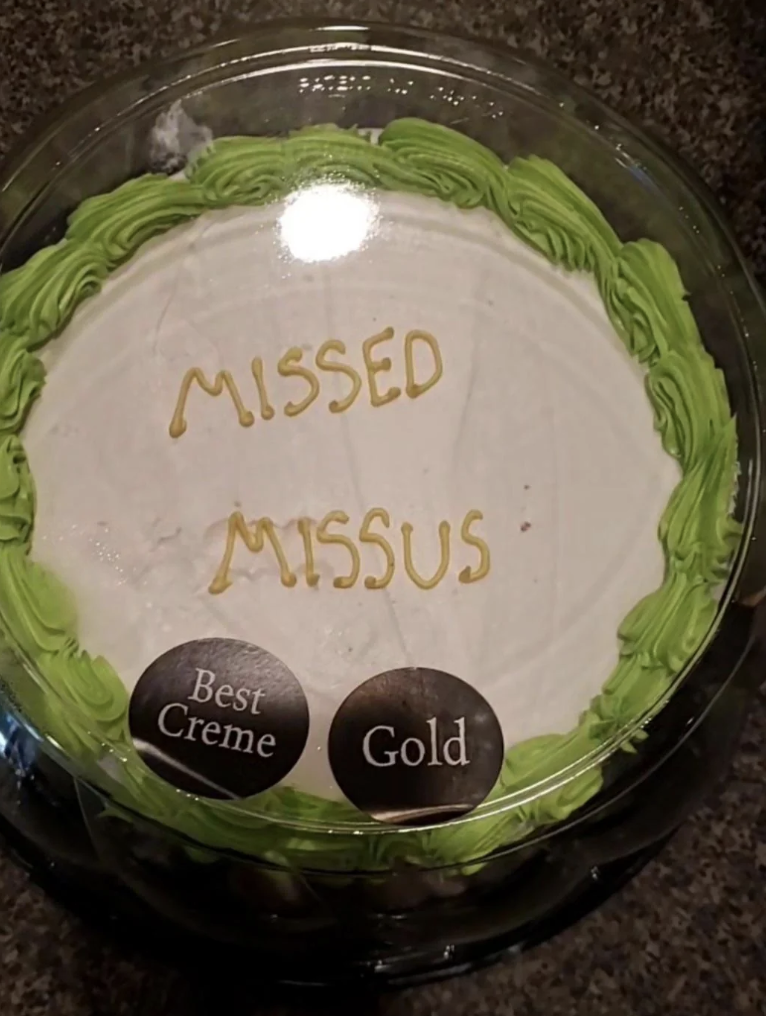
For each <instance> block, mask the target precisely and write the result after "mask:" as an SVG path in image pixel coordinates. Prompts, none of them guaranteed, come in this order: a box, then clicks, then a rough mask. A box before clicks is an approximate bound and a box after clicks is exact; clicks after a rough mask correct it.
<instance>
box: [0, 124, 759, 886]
mask: <svg viewBox="0 0 766 1016" xmlns="http://www.w3.org/2000/svg"><path fill="white" fill-rule="evenodd" d="M317 180H323V181H328V180H329V181H334V180H337V181H338V182H343V183H351V184H354V185H356V186H359V187H362V188H382V189H385V190H390V191H405V192H409V193H413V194H419V195H423V196H426V197H431V198H434V199H436V200H439V201H443V202H447V203H449V204H452V205H456V206H457V207H458V208H462V209H471V208H485V209H488V210H489V211H490V212H492V213H494V214H495V215H496V216H498V218H499V219H501V220H502V222H503V223H505V225H506V226H507V227H508V229H510V230H511V231H512V232H513V233H514V234H515V235H516V236H517V237H519V238H520V239H521V240H522V241H523V242H524V243H526V244H528V245H529V246H530V247H532V248H534V250H536V251H538V252H539V253H540V254H542V255H543V256H544V257H545V258H547V259H548V260H549V261H550V262H551V263H552V264H554V265H557V266H559V267H561V268H563V269H565V270H567V271H570V272H582V273H586V274H588V275H591V276H592V277H593V279H594V280H595V283H596V285H597V286H598V289H599V291H600V293H601V296H602V298H603V301H604V306H605V308H606V311H607V314H608V315H609V318H610V320H611V322H612V324H613V326H614V328H615V330H616V332H617V334H618V335H619V336H620V338H621V339H622V341H623V342H624V343H625V346H626V348H627V349H628V350H629V352H630V353H631V354H632V355H633V356H634V357H635V358H636V359H637V360H638V361H639V363H640V364H641V365H642V366H643V367H644V369H645V371H646V391H647V395H648V397H649V399H650V401H651V404H652V406H653V408H654V416H655V426H656V429H657V431H658V432H659V434H660V436H661V439H662V443H663V447H664V448H665V450H666V452H667V453H668V454H669V455H672V456H673V457H674V458H675V459H677V461H678V463H679V465H680V467H681V471H682V479H681V481H680V483H679V484H678V486H677V488H676V489H675V491H674V493H673V495H672V497H671V500H670V503H669V504H668V506H667V508H666V510H665V512H664V514H663V516H662V521H661V523H660V527H659V539H660V541H661V543H662V547H663V549H664V553H665V561H666V567H665V576H664V581H663V583H662V585H661V587H660V588H659V589H657V590H656V591H655V592H653V593H652V594H650V595H649V596H647V597H645V598H644V599H643V600H642V601H641V602H640V603H638V604H637V605H636V606H635V607H634V609H633V610H632V611H631V612H630V614H629V615H628V616H627V617H626V618H625V620H624V621H623V623H622V625H621V627H620V629H619V633H618V637H619V642H620V657H619V662H618V664H617V666H616V667H615V669H614V672H613V673H612V674H611V676H610V677H609V679H608V681H607V682H606V684H605V685H604V687H603V689H602V691H601V692H600V694H599V695H597V696H596V697H595V698H594V699H593V701H592V702H591V704H590V706H589V708H588V709H587V710H586V711H585V712H584V713H583V714H582V716H581V717H580V720H579V723H578V725H577V726H576V728H575V729H574V730H572V731H571V732H570V733H568V734H552V735H549V736H545V737H538V738H535V739H533V740H530V741H526V742H523V743H520V744H516V745H514V746H513V747H511V748H510V750H509V751H508V753H507V755H506V758H505V763H504V766H503V769H502V772H501V775H500V778H499V781H498V783H497V785H496V787H495V789H494V790H493V792H492V794H491V796H490V802H489V806H488V807H486V811H487V812H488V814H486V815H484V814H483V811H484V810H485V809H484V808H483V809H480V810H479V812H477V813H475V815H474V816H472V817H471V818H470V819H469V820H468V821H462V822H458V823H455V824H452V825H450V824H447V825H443V826H438V827H434V828H432V829H429V830H425V831H423V830H392V829H391V828H390V827H380V828H376V827H371V826H370V824H369V821H368V820H366V819H365V818H364V817H363V816H362V815H361V814H360V813H359V812H357V811H356V809H354V808H353V807H352V806H351V805H348V804H344V803H341V802H334V801H328V800H324V799H322V798H318V797H313V796H310V795H308V794H304V793H301V792H298V791H296V790H292V789H289V788H277V789H274V790H271V791H269V792H267V793H265V794H261V795H259V796H258V797H255V798H251V799H249V800H246V801H244V802H238V803H237V804H229V803H218V802H215V801H210V800H202V799H198V798H195V797H193V796H190V795H188V794H186V793H184V792H182V791H180V790H176V789H174V788H173V787H171V786H170V785H169V784H166V783H165V782H163V781H162V780H161V779H159V778H158V777H157V776H155V775H154V774H153V773H152V772H151V771H150V770H149V769H148V768H146V766H144V764H143V763H142V761H141V760H140V759H139V757H138V755H137V754H136V752H135V750H134V748H133V746H132V743H131V740H130V737H129V735H128V730H127V712H128V694H127V691H126V689H125V687H124V686H123V684H122V682H121V680H120V679H119V677H118V676H117V674H116V673H115V672H114V670H113V669H112V668H111V666H110V665H109V663H108V662H107V661H106V660H104V659H101V658H96V659H94V658H93V657H91V656H90V655H89V654H88V653H87V652H86V651H84V650H83V649H82V648H81V647H80V645H79V643H78V639H77V622H76V611H75V609H74V606H73V604H72V602H71V597H70V596H69V595H68V593H67V591H66V590H65V589H64V588H63V587H62V586H61V584H60V583H59V581H58V580H57V579H56V578H55V576H53V575H51V574H50V573H49V572H47V571H46V570H45V569H44V568H42V567H41V566H40V565H39V564H37V563H35V561H34V557H33V554H32V553H31V551H32V547H33V529H34V515H35V494H34V483H33V480H32V477H31V475H30V472H29V469H28V466H27V460H26V457H25V454H24V448H23V443H22V440H21V438H20V437H19V434H20V432H21V431H22V428H23V425H24V421H25V418H26V416H27V413H28V412H29V409H30V407H31V405H32V404H33V402H34V401H35V399H36V398H37V397H38V396H39V395H40V393H41V391H42V389H43V385H44V377H45V372H44V368H43V365H42V363H41V362H40V360H39V358H38V357H37V355H36V351H37V350H39V349H40V347H41V346H43V345H44V344H45V343H46V342H48V341H50V340H51V339H53V338H54V337H55V336H56V335H58V334H59V333H60V332H61V331H62V330H63V329H64V328H65V327H66V325H67V324H68V322H69V321H70V319H71V318H72V315H73V314H74V312H75V310H76V309H77V307H78V306H79V305H80V304H81V303H82V302H83V301H84V300H86V299H88V298H90V297H93V296H95V295H97V294H98V292H99V291H100V289H101V286H102V284H103V282H104V281H105V280H106V279H107V277H108V276H109V274H110V272H112V271H113V270H114V269H115V268H117V267H118V266H119V265H121V264H123V263H124V262H126V261H128V260H129V259H130V258H131V257H133V255H135V254H136V253H137V252H138V251H139V250H140V248H141V247H142V246H143V244H145V243H146V242H147V241H148V240H150V239H152V238H153V237H156V236H158V235H160V234H162V233H165V232H166V231H168V230H170V229H172V228H174V227H175V226H178V225H180V224H182V223H185V222H188V221H189V220H191V219H194V218H196V217H197V216H200V215H202V214H204V213H205V212H207V211H209V210H211V209H223V208H230V207H233V206H258V205H264V204H267V203H269V202H273V201H276V200H278V199H280V198H285V197H287V196H288V195H289V194H291V193H292V192H293V191H295V190H296V189H299V188H301V187H302V186H305V185H307V184H309V183H311V182H315V181H317ZM105 341H106V340H105ZM736 474H737V437H736V428H735V421H734V419H733V417H732V413H731V408H730V405H729V401H728V397H727V392H726V386H725V383H724V378H723V375H722V373H721V371H720V370H718V369H717V368H716V366H715V364H714V362H713V360H712V358H711V357H710V355H709V354H708V353H707V352H706V350H705V348H704V347H703V344H702V341H701V339H700V335H699V331H698V329H697V326H696V324H695V321H694V318H693V316H692V313H691V311H690V309H689V306H688V303H687V301H686V296H685V292H684V287H683V284H682V282H681V279H680V276H679V273H678V270H677V267H676V265H675V263H674V261H673V260H672V259H671V257H670V255H669V254H668V253H667V252H666V251H665V250H664V248H663V247H661V246H659V245H657V244H656V243H652V242H650V241H648V240H640V241H638V242H637V243H627V244H622V243H621V242H620V240H619V239H618V237H617V236H616V234H615V233H614V231H613V230H612V228H611V227H610V226H609V224H608V223H607V222H606V220H605V219H604V217H603V215H602V214H601V212H600V211H599V210H598V209H597V208H596V206H595V205H594V204H593V203H592V202H591V201H590V199H589V198H587V197H586V196H585V194H583V192H582V191H581V190H579V188H577V187H576V186H575V185H574V184H573V183H572V182H571V181H570V180H569V179H568V178H567V177H566V176H565V175H564V173H562V172H561V171H560V170H559V169H558V168H557V167H556V166H554V165H553V164H552V163H550V162H547V161H545V160H543V159H539V158H536V157H534V156H532V157H530V158H519V159H515V160H514V161H513V162H511V163H510V165H506V164H504V163H503V162H502V161H501V160H500V159H499V158H498V157H497V156H495V155H494V154H493V153H492V152H491V151H489V150H488V149H486V148H484V147H483V146H481V145H480V144H478V143H476V142H474V141H472V140H470V139H469V138H467V137H465V136H463V135H461V134H459V133H456V132H455V131H452V130H449V129H447V128H444V127H439V126H436V125H433V124H429V123H426V122H424V121H420V120H414V119H405V120H397V121H394V122H392V123H391V124H389V125H388V127H386V128H385V130H384V131H383V132H382V134H381V135H380V137H379V138H378V139H377V141H372V140H370V139H369V138H367V137H366V136H364V135H362V134H360V133H358V132H356V131H353V130H352V131H344V130H339V129H337V128H334V127H319V128H307V129H304V130H301V131H299V132H297V133H295V134H293V135H291V136H289V137H287V138H253V137H232V138H222V139H220V140H218V141H216V142H215V143H214V144H213V145H212V146H211V147H209V148H208V149H207V150H205V151H204V152H203V153H202V154H200V155H199V157H198V158H197V159H196V160H195V161H194V162H193V164H192V165H191V166H190V168H189V170H188V172H187V174H186V178H185V179H183V180H178V179H169V178H167V177H165V176H158V175H147V176H143V177H140V178H138V179H135V180H131V181H129V182H128V183H126V184H124V185H123V186H121V187H119V188H117V189H116V190H115V191H113V192H112V193H109V194H104V195H100V196H97V197H94V198H90V199H88V200H87V201H85V202H83V204H82V205H81V206H80V207H79V208H78V209H77V210H76V211H75V212H74V213H73V215H72V216H71V217H70V219H69V224H68V229H67V233H66V236H65V238H64V239H63V240H62V241H61V242H60V243H58V244H56V245H55V246H52V247H48V248H46V249H44V250H41V251H40V252H39V253H38V254H36V255H35V256H34V257H33V258H32V259H31V260H30V261H29V262H28V263H27V264H26V265H24V266H23V267H22V268H19V269H18V270H16V271H13V272H10V273H8V274H6V275H4V276H0V620H1V621H2V626H3V628H4V630H5V635H6V637H7V639H8V641H9V642H10V643H11V644H12V645H13V646H14V647H15V648H17V649H18V650H20V654H21V655H22V656H23V657H24V658H25V659H26V661H27V663H28V664H29V665H30V667H31V669H32V670H34V671H35V672H36V673H37V674H38V675H41V676H42V682H39V681H38V680H36V679H35V678H33V677H32V676H31V674H30V673H29V671H28V670H26V669H19V668H17V669H18V673H17V674H16V676H15V678H12V679H10V680H11V681H12V685H13V687H12V689H11V690H12V692H13V694H14V695H15V697H16V698H17V700H18V702H19V703H20V705H21V708H22V709H23V710H24V711H25V712H26V713H27V715H28V717H29V719H30V721H31V722H32V723H33V724H35V725H36V726H37V727H38V728H39V729H40V730H41V731H42V732H43V733H44V734H46V735H48V736H49V737H51V738H52V739H53V740H54V741H56V742H57V743H58V744H59V745H60V747H61V748H62V749H63V750H64V751H65V752H66V753H67V755H69V756H70V757H72V758H73V759H75V760H76V761H77V762H78V763H79V766H80V768H81V770H84V771H85V772H89V771H90V772H92V773H93V774H94V777H95V776H96V773H97V768H96V766H97V763H98V762H99V761H102V760H103V758H104V756H105V755H106V754H111V755H112V757H113V758H115V757H116V758H118V759H119V763H118V764H117V765H116V766H113V768H115V769H116V770H117V776H116V783H115V784H114V785H112V786H111V790H110V792H111V793H112V795H113V796H114V798H115V799H116V800H117V801H118V802H120V803H122V804H123V805H126V806H127V807H129V808H131V809H133V810H135V811H138V812H140V813H141V814H143V815H145V816H147V817H149V818H151V819H155V820H157V821H159V822H161V823H163V824H164V825H166V826H169V827H171V828H173V829H176V830H178V831H180V832H182V833H183V834H185V835H187V836H189V837H191V838H193V839H194V840H195V841H197V842H198V843H202V844H206V845H208V846H211V847H220V848H225V849H229V850H236V851H243V852H245V853H247V854H251V855H256V856H267V857H268V858H269V859H270V860H272V861H274V860H278V861H282V862H285V863H288V864H290V865H293V866H299V867H309V868H322V869H330V870H339V871H342V870H347V871H351V870H368V871H369V870H386V869H390V868H392V867H394V866H396V865H399V864H402V863H411V864H417V865H424V866H440V865H449V864H466V863H467V862H470V861H475V860H477V859H479V858H482V857H484V856H486V855H487V854H488V853H490V852H491V851H493V850H496V849H497V848H500V847H503V846H506V845H508V844H511V843H513V842H515V841H518V840H520V839H523V838H524V837H526V836H528V835H530V834H532V833H534V832H535V831H538V830H540V829H541V828H543V827H545V826H548V825H551V824H553V823H556V822H559V821H562V820H564V819H566V818H567V817H568V816H570V815H571V814H572V813H573V812H574V811H575V810H576V809H578V808H580V807H581V806H582V805H584V804H585V803H586V802H587V801H588V800H589V799H590V798H591V797H593V796H594V795H595V794H596V793H597V792H598V790H599V789H600V787H601V783H602V775H601V767H600V765H598V764H588V760H597V759H599V758H601V757H603V756H604V754H605V752H606V751H608V750H609V747H610V746H611V745H613V744H616V743H618V742H619V743H621V744H622V747H623V748H628V749H630V747H631V745H632V743H633V742H635V741H637V740H639V739H640V737H641V731H640V728H639V724H640V722H641V721H643V720H645V719H646V718H648V717H649V716H650V715H652V714H653V713H654V712H656V711H657V710H658V709H660V708H661V707H662V705H663V704H664V703H665V701H666V700H667V697H668V695H669V694H670V693H671V692H672V690H673V689H674V687H675V684H676V682H677V679H678V676H679V674H681V673H682V671H683V670H684V667H685V666H686V665H687V664H688V663H689V661H690V660H691V658H692V657H693V656H694V654H695V653H696V651H697V650H698V649H699V647H700V645H701V644H702V642H703V641H704V639H705V637H706V635H707V634H708V633H709V631H710V629H711V626H712V624H713V622H714V620H715V617H716V613H717V606H718V605H717V591H718V589H719V588H720V584H721V582H722V580H723V579H725V577H726V575H727V571H728V567H729V563H730V560H731V557H732V553H733V551H734V549H735V547H736V544H737V541H738V537H739V534H740V527H739V525H738V524H737V523H736V522H735V521H734V520H733V519H732V517H731V503H732V496H733V492H734V489H735V484H736ZM626 731H630V732H631V736H630V737H628V738H626V736H625V732H626ZM568 773H569V774H570V775H571V774H573V775H571V778H567V774H568ZM96 782H98V779H96ZM551 785H553V786H554V787H555V789H550V787H551ZM535 788H541V789H542V792H536V791H535ZM525 791H528V793H526V794H525V793H524V792H525ZM511 795H515V799H516V800H519V799H522V800H523V799H527V803H525V804H521V805H516V806H514V807H512V808H506V809H505V810H503V809H501V808H493V807H492V802H493V801H494V802H495V804H500V802H501V800H504V799H506V798H509V797H510V796H511ZM343 830H348V831H347V832H344V831H343Z"/></svg>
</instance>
